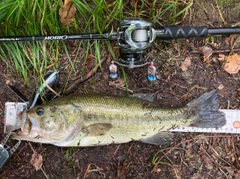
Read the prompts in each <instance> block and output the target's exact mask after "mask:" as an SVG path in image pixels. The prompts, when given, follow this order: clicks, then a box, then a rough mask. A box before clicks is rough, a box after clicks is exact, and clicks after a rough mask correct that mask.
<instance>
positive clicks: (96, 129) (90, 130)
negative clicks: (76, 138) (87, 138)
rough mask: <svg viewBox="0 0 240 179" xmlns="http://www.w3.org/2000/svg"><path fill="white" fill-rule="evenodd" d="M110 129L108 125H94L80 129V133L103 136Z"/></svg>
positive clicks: (110, 125) (110, 126)
mask: <svg viewBox="0 0 240 179" xmlns="http://www.w3.org/2000/svg"><path fill="white" fill-rule="evenodd" d="M112 127H113V126H112V124H110V123H95V124H91V125H89V126H84V127H82V129H81V132H83V133H85V134H87V135H91V136H99V135H104V134H105V133H106V132H108V131H109V130H110V129H111V128H112Z"/></svg>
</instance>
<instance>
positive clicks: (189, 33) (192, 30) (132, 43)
mask: <svg viewBox="0 0 240 179" xmlns="http://www.w3.org/2000/svg"><path fill="white" fill-rule="evenodd" d="M208 34H212V35H222V34H240V28H235V27H229V28H207V27H206V26H201V27H181V26H164V27H161V28H159V29H154V28H153V24H152V23H151V22H148V21H145V20H143V19H139V18H130V19H125V20H123V21H122V22H121V23H120V25H119V27H118V28H117V31H114V32H109V33H105V34H99V33H98V34H97V33H94V34H93V33H84V34H66V35H50V36H28V37H3V38H0V42H16V41H49V40H83V39H104V40H116V41H117V44H118V46H119V48H120V58H119V59H118V60H117V61H113V62H112V64H111V65H110V67H109V69H110V77H111V78H116V77H117V73H116V71H117V66H116V65H115V64H114V63H116V64H118V65H120V66H123V67H128V68H136V67H142V66H144V65H146V64H150V66H149V68H148V79H149V80H150V81H154V80H155V79H156V77H155V71H156V68H155V67H154V64H153V62H147V63H143V60H144V55H145V54H146V52H147V50H148V49H149V48H151V46H152V44H153V42H154V40H155V39H164V40H168V39H179V38H190V37H206V36H207V35H208Z"/></svg>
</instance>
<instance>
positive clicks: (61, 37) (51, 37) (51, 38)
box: [44, 35, 67, 40]
mask: <svg viewBox="0 0 240 179" xmlns="http://www.w3.org/2000/svg"><path fill="white" fill-rule="evenodd" d="M65 39H67V35H63V36H47V37H45V38H44V40H65Z"/></svg>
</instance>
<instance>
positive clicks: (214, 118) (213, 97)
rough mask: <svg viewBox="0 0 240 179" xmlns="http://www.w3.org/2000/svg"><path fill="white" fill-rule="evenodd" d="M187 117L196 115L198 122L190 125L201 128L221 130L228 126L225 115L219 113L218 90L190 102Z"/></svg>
mask: <svg viewBox="0 0 240 179" xmlns="http://www.w3.org/2000/svg"><path fill="white" fill-rule="evenodd" d="M187 106H188V107H189V108H188V110H187V112H186V113H187V115H195V116H196V120H195V121H194V122H193V123H192V124H191V125H190V126H192V127H201V128H220V127H222V126H224V125H225V124H226V117H225V114H224V113H223V112H221V111H219V97H218V92H217V90H212V91H210V92H206V93H204V94H203V95H202V96H200V97H199V98H197V99H195V100H193V101H191V102H189V103H188V104H187Z"/></svg>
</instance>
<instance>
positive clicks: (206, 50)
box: [198, 46, 213, 63]
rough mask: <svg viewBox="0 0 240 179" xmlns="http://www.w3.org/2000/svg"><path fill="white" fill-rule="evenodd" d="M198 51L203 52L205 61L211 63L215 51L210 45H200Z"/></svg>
mask: <svg viewBox="0 0 240 179" xmlns="http://www.w3.org/2000/svg"><path fill="white" fill-rule="evenodd" d="M198 51H199V52H201V53H202V54H203V61H204V62H206V63H210V57H211V55H212V53H213V50H212V48H210V47H208V46H204V47H199V48H198Z"/></svg>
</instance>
